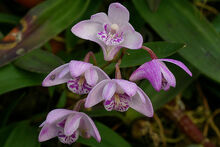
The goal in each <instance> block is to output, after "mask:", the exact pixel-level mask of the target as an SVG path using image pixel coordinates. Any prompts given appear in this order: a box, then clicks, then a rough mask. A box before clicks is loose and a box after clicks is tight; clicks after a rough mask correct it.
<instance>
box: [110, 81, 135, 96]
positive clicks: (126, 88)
mask: <svg viewBox="0 0 220 147" xmlns="http://www.w3.org/2000/svg"><path fill="white" fill-rule="evenodd" d="M113 81H115V82H116V83H117V84H118V85H119V87H118V88H119V89H122V90H123V92H125V93H126V94H127V95H128V96H130V97H132V96H134V95H135V94H136V92H137V85H136V84H135V83H133V82H130V81H127V80H122V79H113Z"/></svg>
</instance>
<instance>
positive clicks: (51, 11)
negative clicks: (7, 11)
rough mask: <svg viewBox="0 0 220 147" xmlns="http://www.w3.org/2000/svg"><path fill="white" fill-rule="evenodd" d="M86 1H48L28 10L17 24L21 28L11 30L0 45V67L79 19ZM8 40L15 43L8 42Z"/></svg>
mask: <svg viewBox="0 0 220 147" xmlns="http://www.w3.org/2000/svg"><path fill="white" fill-rule="evenodd" d="M89 2H90V0H85V1H81V0H65V1H64V0H56V1H54V0H47V1H45V2H42V3H41V4H39V5H37V6H36V7H34V8H33V9H31V10H30V11H29V12H28V13H27V15H26V16H25V17H24V18H23V19H22V20H21V21H20V22H21V25H20V26H18V27H16V28H14V29H13V30H12V31H11V33H9V35H8V37H7V36H6V37H5V38H4V39H3V41H2V43H0V65H1V66H2V65H4V64H6V63H8V62H10V61H12V60H14V59H15V58H17V57H18V56H20V55H23V54H25V53H27V52H28V51H30V50H32V49H36V48H39V47H40V46H42V45H43V44H44V43H45V42H47V41H48V40H49V39H51V38H52V37H54V36H55V35H56V34H58V33H60V32H61V31H63V30H64V29H65V28H67V27H68V26H69V25H70V24H71V23H73V21H76V20H77V19H79V17H80V16H81V15H82V14H83V13H84V11H85V10H86V8H87V6H88V4H89ZM14 35H16V36H17V37H16V38H15V37H14ZM11 37H14V40H9V38H11Z"/></svg>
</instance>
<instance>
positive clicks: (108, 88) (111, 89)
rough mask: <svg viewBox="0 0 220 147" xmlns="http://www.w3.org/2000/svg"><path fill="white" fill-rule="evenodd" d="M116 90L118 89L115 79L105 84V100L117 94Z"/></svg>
mask: <svg viewBox="0 0 220 147" xmlns="http://www.w3.org/2000/svg"><path fill="white" fill-rule="evenodd" d="M115 91H116V84H115V82H113V81H111V82H108V83H107V84H106V85H105V87H104V89H103V93H102V97H103V98H104V99H105V100H109V99H111V98H112V96H113V95H114V94H115Z"/></svg>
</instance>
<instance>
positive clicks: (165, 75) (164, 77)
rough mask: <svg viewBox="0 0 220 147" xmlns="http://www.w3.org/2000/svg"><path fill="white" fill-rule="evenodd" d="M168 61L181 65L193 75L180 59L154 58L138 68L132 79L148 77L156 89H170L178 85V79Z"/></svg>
mask: <svg viewBox="0 0 220 147" xmlns="http://www.w3.org/2000/svg"><path fill="white" fill-rule="evenodd" d="M163 61H166V62H171V63H173V64H176V65H177V66H179V67H181V68H182V69H183V70H184V71H185V72H186V73H188V74H189V75H190V76H192V73H191V72H190V70H189V69H188V68H187V67H186V66H185V65H184V64H183V63H182V62H180V61H177V60H173V59H153V60H151V61H150V62H146V63H144V64H143V65H141V66H140V67H139V68H138V69H136V70H135V71H134V72H133V73H132V75H131V76H130V78H129V80H130V81H136V80H141V79H147V80H149V81H150V83H151V84H152V86H153V87H154V89H155V90H157V91H160V90H161V89H163V90H165V91H166V90H168V89H169V88H170V86H172V87H175V86H176V79H175V77H174V75H173V74H172V72H171V71H170V70H169V69H168V68H167V66H166V65H165V63H164V62H163Z"/></svg>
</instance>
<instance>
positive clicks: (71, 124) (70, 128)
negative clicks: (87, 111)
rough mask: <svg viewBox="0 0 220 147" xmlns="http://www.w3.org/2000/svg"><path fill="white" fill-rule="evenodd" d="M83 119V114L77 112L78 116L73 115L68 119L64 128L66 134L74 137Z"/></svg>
mask: <svg viewBox="0 0 220 147" xmlns="http://www.w3.org/2000/svg"><path fill="white" fill-rule="evenodd" d="M81 118H82V115H81V113H78V112H76V114H72V115H69V116H68V117H67V119H66V122H65V126H64V134H65V135H66V136H70V135H72V134H73V133H74V132H75V131H76V130H77V129H78V127H79V124H80V120H81Z"/></svg>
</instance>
